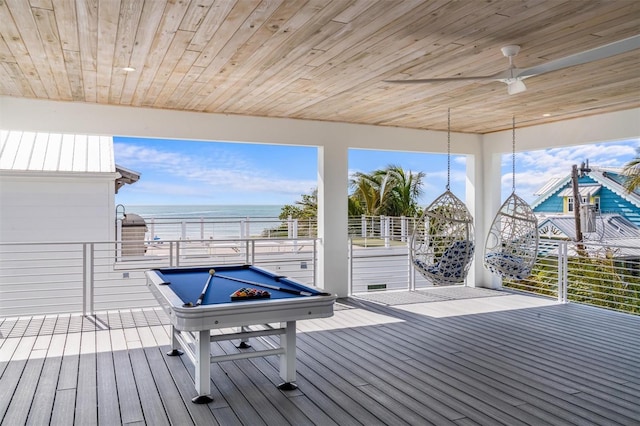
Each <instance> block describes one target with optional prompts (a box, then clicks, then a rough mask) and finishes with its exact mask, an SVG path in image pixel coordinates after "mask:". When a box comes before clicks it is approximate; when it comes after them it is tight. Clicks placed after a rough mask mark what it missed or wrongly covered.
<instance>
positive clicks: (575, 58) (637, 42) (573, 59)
mask: <svg viewBox="0 0 640 426" xmlns="http://www.w3.org/2000/svg"><path fill="white" fill-rule="evenodd" d="M634 49H640V34H638V35H635V36H632V37H629V38H625V39H622V40H618V41H614V42H613V43H609V44H605V45H604V46H600V47H596V48H594V49H590V50H585V51H584V52H580V53H576V54H574V55H569V56H565V57H564V58H559V59H554V60H552V61H549V62H545V63H544V64H540V65H537V66H535V67H530V68H525V69H522V70H520V72H519V73H518V74H517V75H516V76H517V77H518V78H526V77H533V76H534V75H539V74H544V73H547V72H551V71H557V70H560V69H563V68H568V67H573V66H576V65H581V64H586V63H587V62H593V61H597V60H600V59H605V58H608V57H610V56H614V55H619V54H621V53H626V52H629V51H631V50H634Z"/></svg>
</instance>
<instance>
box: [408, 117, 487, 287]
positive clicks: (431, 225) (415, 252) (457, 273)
mask: <svg viewBox="0 0 640 426" xmlns="http://www.w3.org/2000/svg"><path fill="white" fill-rule="evenodd" d="M447 118H448V120H447V187H446V191H445V192H444V193H443V194H441V195H440V196H439V197H438V198H436V199H435V200H434V201H433V202H432V203H431V204H430V205H429V206H428V207H427V208H426V209H425V210H424V212H423V214H422V216H421V217H420V219H419V220H418V222H416V226H415V228H414V230H413V234H412V236H411V249H410V255H411V263H412V265H413V266H414V267H415V268H416V270H418V271H419V272H420V273H421V274H422V276H424V277H425V278H426V279H427V280H429V281H430V282H431V283H432V284H434V285H453V284H461V283H464V280H465V279H466V277H467V274H468V272H469V269H470V267H471V263H472V261H473V255H474V251H475V241H474V239H475V233H474V228H473V217H472V216H471V213H470V212H469V210H468V209H467V207H466V205H465V204H464V203H463V202H462V201H461V200H460V199H459V198H458V197H456V196H455V195H454V194H453V193H452V192H451V190H450V182H451V109H449V110H448V114H447Z"/></svg>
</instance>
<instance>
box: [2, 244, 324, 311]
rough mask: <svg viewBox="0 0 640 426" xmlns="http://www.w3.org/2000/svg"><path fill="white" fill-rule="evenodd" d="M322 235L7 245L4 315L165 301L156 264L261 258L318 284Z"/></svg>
mask: <svg viewBox="0 0 640 426" xmlns="http://www.w3.org/2000/svg"><path fill="white" fill-rule="evenodd" d="M316 245H317V240H316V239H269V240H262V239H244V240H215V241H210V240H207V241H179V240H176V241H162V242H157V241H146V242H145V241H139V242H131V241H109V242H77V243H71V242H70V243H0V316H4V317H7V316H21V315H40V314H54V313H72V312H83V313H84V314H85V315H86V314H88V313H93V312H95V311H104V310H112V309H127V308H136V307H138V308H140V307H150V306H157V302H156V301H155V299H154V298H153V297H152V295H151V293H150V292H149V290H148V289H147V286H146V277H145V275H144V272H145V271H146V270H148V269H153V268H166V267H181V266H199V265H202V266H206V265H214V264H215V265H220V264H227V265H230V264H254V265H259V266H263V267H265V268H267V269H271V270H274V271H278V272H279V273H281V274H282V275H286V276H288V277H291V278H293V279H296V280H298V281H301V282H304V283H307V284H311V285H314V284H315V280H316V274H315V270H316V253H317V247H316Z"/></svg>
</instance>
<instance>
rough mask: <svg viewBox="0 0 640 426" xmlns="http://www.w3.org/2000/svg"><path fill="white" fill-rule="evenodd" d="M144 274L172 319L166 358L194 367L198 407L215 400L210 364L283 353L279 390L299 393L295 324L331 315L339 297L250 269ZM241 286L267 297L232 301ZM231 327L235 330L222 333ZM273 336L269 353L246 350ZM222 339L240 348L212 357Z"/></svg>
mask: <svg viewBox="0 0 640 426" xmlns="http://www.w3.org/2000/svg"><path fill="white" fill-rule="evenodd" d="M146 276H147V285H148V287H149V289H150V290H151V293H152V294H153V295H154V296H155V298H156V299H157V300H158V302H159V303H160V306H162V308H163V309H164V310H165V312H166V313H167V314H168V315H169V318H170V321H171V328H172V330H171V336H172V339H171V340H172V347H173V349H172V351H170V352H169V353H168V355H182V354H183V353H186V354H187V355H188V356H189V358H190V359H191V360H192V361H193V363H194V365H195V371H196V373H195V387H196V391H197V393H198V396H197V397H195V398H193V402H195V403H207V402H211V401H212V398H211V396H210V393H211V384H210V380H211V378H210V374H211V365H210V364H211V363H212V362H220V361H229V360H235V359H244V358H252V357H258V356H268V355H279V356H280V377H281V378H282V379H283V380H284V383H282V384H281V385H279V388H281V389H284V390H287V389H295V387H296V385H295V383H294V382H295V379H296V321H298V320H303V319H311V318H326V317H330V316H332V315H333V305H334V302H335V299H336V296H335V295H332V294H329V293H325V292H323V291H322V289H319V288H317V287H312V286H308V285H303V284H301V283H299V282H297V281H295V280H292V279H289V278H286V277H283V276H280V275H277V274H275V273H273V272H270V271H268V270H266V269H263V268H259V267H256V266H251V265H221V266H208V267H188V268H164V269H152V270H149V271H146ZM207 282H208V285H207ZM205 287H206V291H205ZM241 288H250V289H256V290H261V291H263V292H264V291H266V292H268V294H264V293H263V294H262V296H263V297H256V298H244V297H241V298H237V297H232V295H234V296H237V293H235V292H236V291H237V290H239V289H241ZM267 296H268V297H267ZM228 328H233V329H236V330H233V331H232V332H229V331H228V330H220V329H228ZM212 330H214V332H213V333H212ZM269 335H279V336H280V339H279V346H277V345H273V344H272V342H271V341H267V340H265V342H266V343H267V344H268V345H270V346H271V348H270V349H264V350H252V351H242V348H246V347H249V344H248V342H249V338H251V337H264V336H269ZM223 340H239V341H240V344H239V346H238V348H240V349H239V350H238V352H237V353H232V354H226V355H215V356H212V355H211V346H210V345H211V342H216V341H223Z"/></svg>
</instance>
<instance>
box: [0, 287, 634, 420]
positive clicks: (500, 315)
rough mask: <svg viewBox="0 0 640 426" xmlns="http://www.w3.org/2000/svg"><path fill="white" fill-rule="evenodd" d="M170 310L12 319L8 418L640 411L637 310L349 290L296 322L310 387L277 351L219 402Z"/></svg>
mask: <svg viewBox="0 0 640 426" xmlns="http://www.w3.org/2000/svg"><path fill="white" fill-rule="evenodd" d="M166 324H167V320H166V317H165V316H164V315H163V314H162V313H161V312H159V311H156V310H139V311H121V312H110V313H108V314H101V315H98V316H97V317H96V318H83V317H82V316H69V315H60V316H47V317H25V318H18V319H15V318H14V319H4V320H2V319H0V333H1V334H0V423H1V424H2V425H20V424H32V425H46V424H52V425H72V424H77V425H92V424H100V425H112V424H126V425H138V424H139V425H142V424H148V425H154V426H155V425H163V424H174V425H190V424H196V425H210V424H214V425H215V424H221V425H225V426H226V425H241V424H243V425H252V426H253V425H287V424H291V425H307V424H316V425H341V426H342V425H358V424H363V425H376V424H387V425H403V424H412V425H426V424H436V425H447V424H456V425H476V424H482V425H498V424H505V425H510V426H517V425H525V424H529V425H544V424H553V425H569V424H572V425H588V424H600V425H612V424H624V425H638V424H640V331H639V330H640V317H637V316H632V315H625V314H620V313H616V312H611V311H606V310H603V309H597V308H592V307H587V306H582V305H576V304H566V305H563V304H556V303H554V302H553V301H549V300H547V299H540V298H535V297H530V296H523V295H514V294H511V293H507V292H494V291H490V290H482V289H471V288H462V289H460V288H449V289H444V288H443V289H437V291H433V292H419V293H389V294H382V293H377V294H374V295H372V296H369V297H368V298H367V299H360V298H350V299H344V300H340V303H339V304H338V305H337V306H336V313H335V315H334V317H332V318H329V319H324V320H310V321H304V322H300V323H299V327H298V328H299V333H298V366H297V371H298V380H297V383H298V385H299V388H298V389H297V390H295V391H288V392H283V391H280V390H278V389H277V388H276V387H275V385H276V384H278V383H279V382H280V379H279V377H278V370H277V359H276V358H275V357H267V358H255V359H251V360H241V361H228V362H223V363H220V364H214V365H212V392H213V397H214V402H212V403H211V404H208V405H196V404H192V403H191V402H190V398H191V397H193V396H194V395H195V390H194V386H193V381H192V375H193V366H192V365H191V364H190V362H189V360H188V359H187V358H186V357H167V356H165V352H166V351H167V350H168V349H169V346H168V343H169V337H168V330H167V329H168V327H167V326H166ZM253 344H254V347H260V346H261V342H260V341H259V340H257V341H254V342H253ZM212 349H213V351H214V352H216V353H222V352H234V351H237V350H238V349H236V348H235V347H233V345H230V344H222V346H217V345H216V346H213V347H212ZM249 350H250V349H249Z"/></svg>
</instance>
